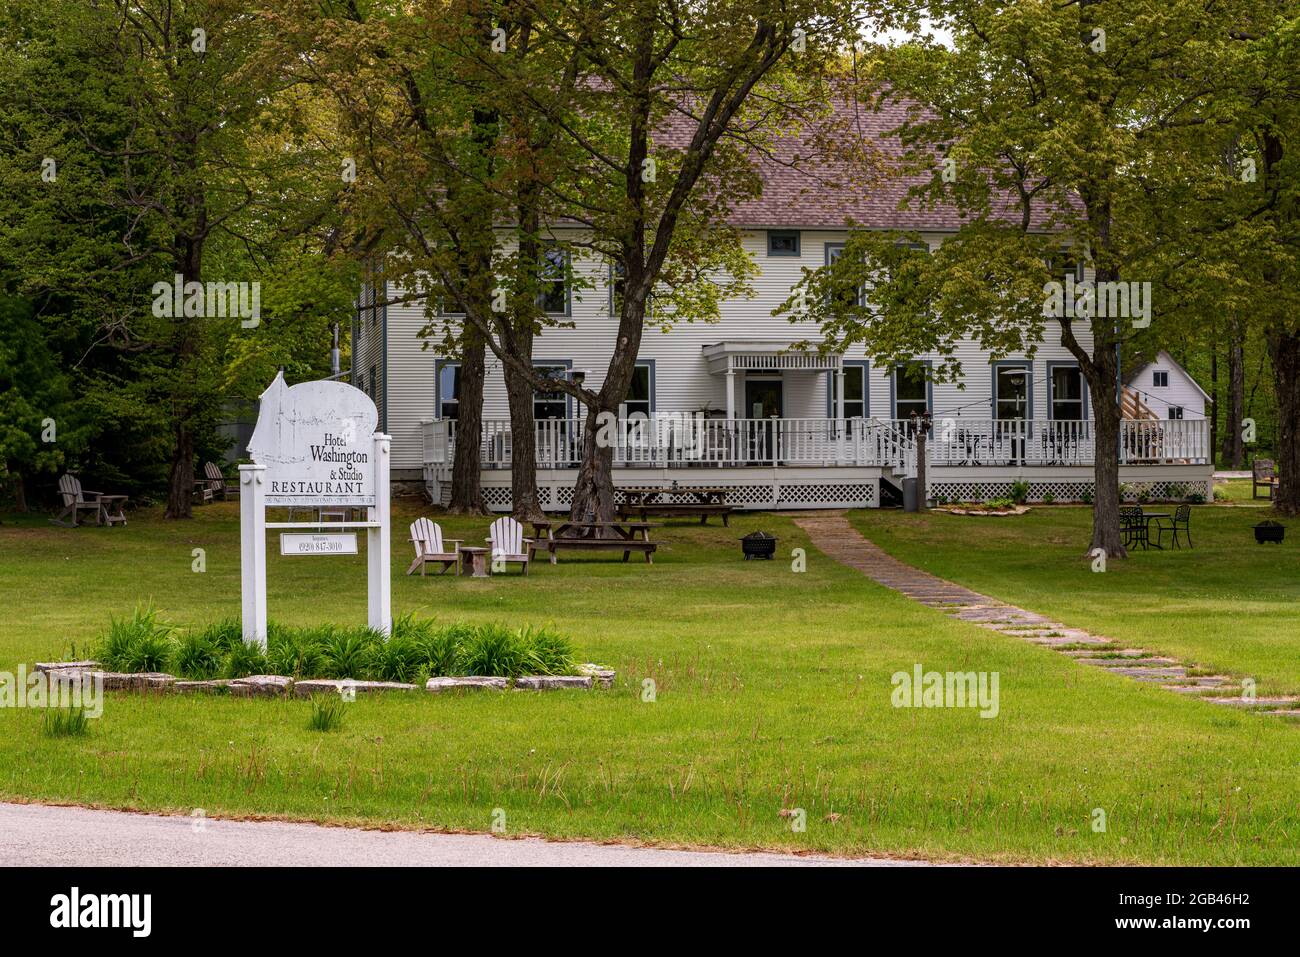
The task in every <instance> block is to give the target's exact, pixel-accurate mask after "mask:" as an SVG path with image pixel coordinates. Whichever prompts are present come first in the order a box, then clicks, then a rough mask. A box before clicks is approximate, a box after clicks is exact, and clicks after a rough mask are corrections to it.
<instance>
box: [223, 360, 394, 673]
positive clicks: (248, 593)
mask: <svg viewBox="0 0 1300 957" xmlns="http://www.w3.org/2000/svg"><path fill="white" fill-rule="evenodd" d="M378 420H379V415H378V412H377V410H376V409H375V404H374V402H372V401H371V400H370V397H369V396H367V395H366V394H365V393H364V392H362V391H361V390H360V389H357V388H354V387H353V386H350V385H348V384H347V383H345V382H335V381H331V380H323V381H319V382H302V383H299V384H298V385H294V386H290V385H287V384H286V383H285V381H284V373H280V374H278V375H277V376H276V377H275V381H274V382H272V383H271V385H270V386H269V387H268V388H267V390H266V391H265V392H264V393H262V400H261V404H260V407H259V409H258V414H257V426H256V428H255V429H254V430H253V437H252V438H251V439H250V440H249V442H248V453H249V456H250V457H251V458H252V459H253V461H254V462H256V463H257V464H255V465H241V466H240V467H239V492H240V496H239V498H240V501H239V518H240V589H241V597H242V611H243V629H242V631H243V638H244V641H245V642H248V643H250V644H257V645H259V646H261V647H262V648H265V647H266V617H267V615H266V531H267V529H269V528H272V529H315V530H316V531H317V532H319V533H321V534H318V535H316V536H304V535H293V536H289V537H290V538H292V539H293V541H292V543H291V544H292V545H293V547H292V548H290V550H289V551H288V552H287V553H288V554H297V555H329V554H355V553H356V548H355V542H354V541H353V542H349V541H347V540H346V539H347V538H348V537H349V536H350V532H349V533H347V534H346V535H337V534H336V535H326V534H324V532H325V530H326V527H327V524H326V523H322V522H321V521H320V520H319V515H318V516H317V520H316V521H313V522H294V521H288V522H270V523H268V522H267V521H266V510H267V508H273V507H287V508H289V509H290V510H291V511H290V517H291V518H292V509H294V508H306V509H312V510H319V509H321V508H327V507H331V506H332V507H339V508H365V509H366V520H365V521H364V522H351V521H344V522H331V523H328V525H329V526H332V527H334V528H340V529H347V530H351V529H357V528H364V529H365V530H366V550H367V556H366V577H367V579H368V587H367V589H366V595H367V604H368V615H367V621H368V623H369V626H370V627H371V628H373V629H375V630H376V631H379V632H382V633H383V634H385V635H386V634H388V633H389V631H390V629H391V628H392V621H393V611H392V594H391V592H392V581H391V579H392V556H391V544H392V540H391V522H390V518H389V513H388V508H389V485H388V480H389V456H390V452H391V449H392V440H391V439H390V438H389V436H387V435H385V434H383V433H382V432H376V431H375V425H376V424H377V423H378ZM304 539H305V540H306V541H304ZM349 544H350V545H351V546H352V547H351V548H349V547H348V545H349ZM281 550H282V552H283V551H284V550H285V540H284V538H282V539H281Z"/></svg>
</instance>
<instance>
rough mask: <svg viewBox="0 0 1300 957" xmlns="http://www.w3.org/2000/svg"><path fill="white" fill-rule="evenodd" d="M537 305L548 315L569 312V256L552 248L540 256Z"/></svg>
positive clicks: (557, 247) (563, 251)
mask: <svg viewBox="0 0 1300 957" xmlns="http://www.w3.org/2000/svg"><path fill="white" fill-rule="evenodd" d="M537 284H538V293H537V305H538V306H539V307H540V308H541V309H542V310H543V311H544V312H549V313H560V314H566V315H567V314H568V312H569V254H568V252H567V251H565V250H563V249H561V248H560V247H559V246H552V247H550V248H549V249H547V250H546V252H544V253H543V254H542V262H541V268H539V269H538V271H537Z"/></svg>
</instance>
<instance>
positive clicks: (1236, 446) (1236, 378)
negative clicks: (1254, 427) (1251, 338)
mask: <svg viewBox="0 0 1300 957" xmlns="http://www.w3.org/2000/svg"><path fill="white" fill-rule="evenodd" d="M1227 391H1228V403H1227V408H1226V409H1225V410H1224V422H1223V445H1222V448H1221V449H1220V450H1219V458H1220V460H1221V461H1222V462H1223V464H1224V465H1226V466H1227V467H1229V468H1234V469H1239V468H1241V467H1242V464H1243V463H1244V461H1245V457H1246V446H1245V442H1244V440H1243V439H1242V435H1241V429H1242V420H1243V419H1245V417H1246V361H1245V350H1244V348H1243V345H1242V341H1241V326H1240V324H1239V323H1236V322H1232V323H1230V324H1229V325H1228V389H1227Z"/></svg>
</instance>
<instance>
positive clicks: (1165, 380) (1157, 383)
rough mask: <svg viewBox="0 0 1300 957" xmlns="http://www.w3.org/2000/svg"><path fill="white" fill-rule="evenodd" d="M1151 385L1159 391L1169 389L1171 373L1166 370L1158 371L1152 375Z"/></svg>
mask: <svg viewBox="0 0 1300 957" xmlns="http://www.w3.org/2000/svg"><path fill="white" fill-rule="evenodd" d="M1151 385H1153V386H1154V387H1155V388H1157V389H1167V388H1169V373H1168V372H1167V371H1166V370H1164V369H1157V370H1156V371H1155V372H1153V373H1151Z"/></svg>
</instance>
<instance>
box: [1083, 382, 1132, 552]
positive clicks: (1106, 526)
mask: <svg viewBox="0 0 1300 957" xmlns="http://www.w3.org/2000/svg"><path fill="white" fill-rule="evenodd" d="M1111 368H1112V369H1113V368H1114V363H1111ZM1088 388H1089V391H1090V392H1091V394H1092V408H1093V420H1094V428H1095V430H1096V434H1095V435H1094V436H1093V448H1094V452H1093V454H1094V459H1093V467H1092V476H1093V485H1094V486H1095V488H1094V492H1093V499H1092V541H1091V542H1089V544H1088V553H1089V554H1092V552H1093V550H1094V549H1098V548H1100V549H1103V550H1104V551H1105V552H1106V554H1107V556H1109V557H1111V558H1126V557H1127V556H1128V550H1127V549H1125V548H1124V542H1123V537H1122V536H1121V535H1120V526H1119V505H1120V501H1119V419H1120V417H1119V405H1118V404H1117V403H1116V401H1115V392H1114V389H1115V386H1114V383H1113V380H1112V382H1111V384H1110V385H1109V386H1108V387H1103V388H1101V389H1098V388H1097V387H1096V386H1095V384H1094V383H1092V382H1089V383H1088Z"/></svg>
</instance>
